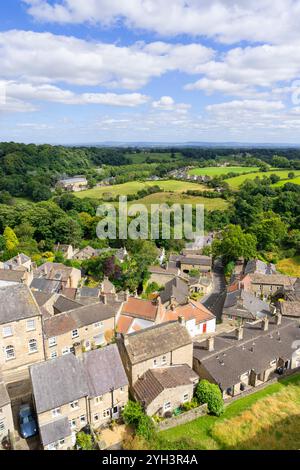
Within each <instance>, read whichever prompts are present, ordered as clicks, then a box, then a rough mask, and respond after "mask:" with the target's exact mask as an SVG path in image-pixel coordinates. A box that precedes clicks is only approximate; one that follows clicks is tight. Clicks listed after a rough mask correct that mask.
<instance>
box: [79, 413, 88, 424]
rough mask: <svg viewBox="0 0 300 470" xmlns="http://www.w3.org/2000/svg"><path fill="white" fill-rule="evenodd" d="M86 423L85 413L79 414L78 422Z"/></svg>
mask: <svg viewBox="0 0 300 470" xmlns="http://www.w3.org/2000/svg"><path fill="white" fill-rule="evenodd" d="M86 423H87V420H86V416H85V415H82V416H80V424H86Z"/></svg>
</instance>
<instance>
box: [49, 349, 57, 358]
mask: <svg viewBox="0 0 300 470" xmlns="http://www.w3.org/2000/svg"><path fill="white" fill-rule="evenodd" d="M50 357H51V359H55V358H56V357H57V352H56V351H52V353H51V356H50Z"/></svg>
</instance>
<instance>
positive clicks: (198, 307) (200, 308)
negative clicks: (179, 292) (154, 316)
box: [164, 300, 215, 324]
mask: <svg viewBox="0 0 300 470" xmlns="http://www.w3.org/2000/svg"><path fill="white" fill-rule="evenodd" d="M178 317H183V318H184V319H185V321H189V320H196V324H199V323H202V322H205V321H208V320H213V319H214V318H215V316H214V315H213V314H212V313H211V312H210V311H209V310H208V309H207V308H206V307H204V305H203V304H201V303H200V302H196V301H194V300H190V301H189V303H188V304H186V305H182V306H179V307H177V308H175V309H174V310H168V311H167V312H166V314H165V317H164V318H165V320H166V321H170V320H177V319H178Z"/></svg>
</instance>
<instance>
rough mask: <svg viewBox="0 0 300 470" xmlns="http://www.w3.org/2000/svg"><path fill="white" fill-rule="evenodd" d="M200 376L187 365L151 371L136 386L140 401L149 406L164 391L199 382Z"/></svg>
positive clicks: (136, 393)
mask: <svg viewBox="0 0 300 470" xmlns="http://www.w3.org/2000/svg"><path fill="white" fill-rule="evenodd" d="M198 379H199V377H198V375H197V374H196V373H195V372H194V371H193V370H192V369H191V368H190V367H189V366H188V365H186V364H184V365H180V366H173V367H165V368H161V369H150V370H148V371H147V372H146V373H145V374H144V375H142V377H140V378H139V379H138V380H137V381H136V382H135V384H134V386H133V389H134V393H135V395H136V396H137V397H138V400H139V401H141V402H142V403H144V404H145V406H149V405H150V403H151V402H152V401H153V400H155V398H157V397H158V396H159V395H160V394H161V393H162V392H163V391H164V390H168V389H174V388H176V387H180V386H183V385H191V384H193V383H194V382H196V381H198Z"/></svg>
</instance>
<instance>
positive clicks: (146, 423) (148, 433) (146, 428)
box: [136, 414, 155, 441]
mask: <svg viewBox="0 0 300 470" xmlns="http://www.w3.org/2000/svg"><path fill="white" fill-rule="evenodd" d="M154 433H155V429H154V423H153V421H152V419H151V418H150V417H149V416H147V415H145V414H143V415H142V416H141V418H140V421H139V424H138V426H137V428H136V434H137V436H139V437H143V438H144V439H146V440H147V441H149V440H150V439H151V438H152V437H153V435H154Z"/></svg>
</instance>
